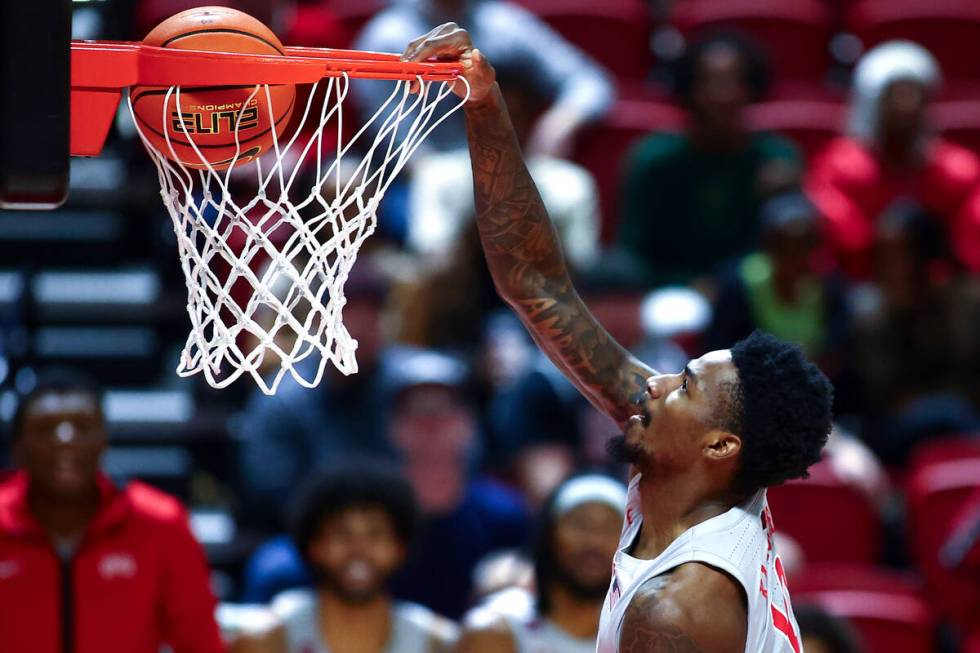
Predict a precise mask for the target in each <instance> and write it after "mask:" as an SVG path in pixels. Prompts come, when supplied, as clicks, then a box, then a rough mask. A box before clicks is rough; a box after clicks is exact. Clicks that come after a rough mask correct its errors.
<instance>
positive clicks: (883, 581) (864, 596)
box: [789, 564, 936, 653]
mask: <svg viewBox="0 0 980 653" xmlns="http://www.w3.org/2000/svg"><path fill="white" fill-rule="evenodd" d="M789 581H790V588H791V591H792V593H793V602H794V604H795V605H804V604H811V605H812V604H816V605H818V606H820V607H822V608H824V609H825V610H827V611H828V612H830V613H831V614H833V615H835V616H837V617H841V618H844V619H847V620H848V621H849V622H850V623H851V624H852V625H853V626H854V628H855V629H856V630H857V632H858V635H859V636H860V637H861V640H862V642H863V644H864V646H865V647H866V648H865V649H864V650H866V651H868V653H896V652H897V651H901V652H902V653H933V652H934V651H935V650H936V648H935V637H936V632H935V631H936V619H935V615H934V614H933V611H932V609H931V608H930V605H929V602H928V601H927V600H926V598H925V597H924V595H923V593H922V589H921V587H920V585H919V583H918V581H917V580H916V579H915V577H913V576H909V575H907V574H904V573H901V572H895V571H891V570H887V569H880V568H876V567H871V566H861V565H830V564H825V565H812V566H808V567H806V568H805V569H804V570H803V571H801V572H799V573H798V574H796V575H793V576H792V577H791V578H790V579H789Z"/></svg>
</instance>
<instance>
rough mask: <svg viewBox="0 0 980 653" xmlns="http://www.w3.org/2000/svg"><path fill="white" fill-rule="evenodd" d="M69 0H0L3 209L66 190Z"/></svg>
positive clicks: (47, 202)
mask: <svg viewBox="0 0 980 653" xmlns="http://www.w3.org/2000/svg"><path fill="white" fill-rule="evenodd" d="M71 10H72V3H71V0H3V1H2V2H0V209H25V208H28V209H52V208H56V207H57V206H60V205H61V203H62V202H64V201H65V197H66V196H67V194H68V164H69V158H70V157H69V145H70V144H69V138H70V137H69V134H70V124H69V116H70V113H69V103H70V99H69V98H70V90H71V83H70V82H71V57H70V44H71Z"/></svg>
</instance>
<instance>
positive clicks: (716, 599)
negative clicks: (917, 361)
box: [403, 23, 832, 653]
mask: <svg viewBox="0 0 980 653" xmlns="http://www.w3.org/2000/svg"><path fill="white" fill-rule="evenodd" d="M403 56H404V58H405V59H407V60H412V61H422V60H426V59H429V58H431V57H438V58H458V59H459V60H460V62H461V64H462V66H463V70H464V76H465V78H466V81H467V82H468V83H469V93H470V95H469V99H468V101H467V103H466V107H465V111H466V118H467V130H468V135H469V144H470V157H471V160H472V166H473V179H474V186H475V196H476V213H477V223H478V227H479V229H480V236H481V239H482V242H483V247H484V251H485V253H486V258H487V263H488V265H489V267H490V270H491V273H492V275H493V278H494V281H495V283H496V285H497V288H498V289H499V292H500V294H501V295H502V297H503V298H504V299H505V300H506V301H507V302H508V304H510V306H511V307H512V308H513V309H514V310H515V311H516V312H517V314H518V315H519V316H520V318H521V319H522V321H523V322H524V323H525V325H526V326H527V328H528V329H529V331H530V332H531V335H532V336H533V337H534V339H535V340H536V342H537V343H538V345H539V346H540V347H541V348H542V349H543V350H544V351H545V352H546V353H547V354H548V355H549V356H550V357H551V360H552V361H553V362H554V363H555V364H556V365H557V366H558V367H559V368H560V369H561V370H562V371H563V372H564V373H565V374H566V375H567V376H568V378H569V379H570V380H571V381H572V382H573V383H575V385H576V386H577V387H578V389H579V390H580V391H581V392H582V393H583V394H585V396H586V397H587V398H588V399H589V400H590V401H591V402H592V403H593V404H594V405H595V406H596V407H597V408H598V409H600V410H602V411H604V412H605V413H606V414H607V415H609V416H610V417H611V418H613V419H614V420H615V421H616V422H617V423H618V424H619V425H620V426H621V428H622V429H623V434H622V435H620V436H617V437H616V438H614V439H613V440H612V445H611V450H612V451H613V452H614V453H615V454H616V455H617V456H618V458H619V459H621V460H624V461H628V462H630V463H631V464H632V465H633V470H634V475H633V477H632V479H631V481H630V486H629V494H628V496H629V498H628V500H627V505H626V519H625V525H624V529H623V533H622V537H621V548H620V549H619V550H618V551H617V553H616V555H615V558H614V561H613V564H614V573H613V579H612V582H611V584H610V587H609V592H608V594H607V597H606V604H605V606H604V607H603V611H602V617H601V622H600V627H599V638H598V651H599V653H614V652H616V651H621V652H622V653H638V652H640V651H646V652H653V651H657V652H659V651H688V652H690V651H706V652H707V651H710V652H712V653H716V652H717V653H729V652H731V653H736V652H743V651H744V652H745V653H776V652H779V653H789V652H790V651H794V652H795V653H799V652H800V635H799V629H798V628H797V626H796V623H795V621H794V617H793V612H792V608H791V606H790V601H789V596H788V594H787V592H786V588H785V583H784V580H783V576H784V574H783V572H782V564H781V562H780V560H779V557H778V555H777V554H776V551H775V550H774V549H773V546H772V536H773V529H772V520H771V519H770V517H769V511H768V509H767V506H766V494H765V488H766V487H767V486H770V485H777V484H779V483H782V482H784V481H786V480H787V479H791V478H798V477H802V476H805V475H806V470H807V468H808V467H809V466H810V465H812V464H813V463H815V462H816V461H817V460H818V459H819V458H820V451H821V448H822V447H823V445H824V442H825V441H826V439H827V434H828V432H829V430H830V417H831V394H832V392H831V387H830V385H829V383H828V382H827V380H826V378H825V377H824V376H823V374H821V373H820V371H819V370H818V369H817V368H816V367H815V366H814V365H813V364H812V363H810V362H809V361H808V360H806V358H805V357H804V356H803V354H802V353H801V352H800V350H799V349H798V348H796V347H793V346H790V345H787V344H785V343H782V342H780V341H779V340H777V339H775V338H773V337H771V336H767V335H762V334H758V333H756V334H753V335H752V336H750V337H749V338H747V339H746V340H744V341H742V342H739V343H738V344H736V345H735V346H734V347H732V349H730V350H724V351H714V352H711V353H709V354H706V355H705V356H702V357H701V358H698V359H697V360H692V361H690V362H689V363H688V365H686V366H685V368H684V370H683V371H682V372H680V373H678V374H660V373H657V372H655V371H654V370H652V369H651V368H650V367H648V366H647V365H644V364H643V363H642V362H640V361H638V360H636V359H635V358H634V357H633V356H631V355H630V353H629V352H627V351H626V350H625V349H623V347H621V346H620V345H619V344H618V343H617V342H615V341H614V340H613V339H612V338H611V337H610V336H609V334H608V333H607V332H606V331H605V330H604V329H603V328H602V327H601V326H600V325H599V324H598V323H597V322H596V321H595V318H594V317H593V316H592V314H591V313H590V312H589V310H588V308H587V307H586V306H585V305H584V304H583V303H582V300H581V299H580V298H579V296H578V294H577V293H576V292H575V289H574V287H573V286H572V284H571V281H570V280H569V275H568V272H567V269H566V266H565V262H564V260H563V258H562V254H561V249H560V247H559V245H558V239H557V238H556V236H555V230H554V228H553V226H552V224H551V222H550V220H549V218H548V214H547V212H546V211H545V208H544V206H543V204H542V203H541V199H540V197H539V196H538V192H537V190H536V189H535V187H534V182H533V181H532V180H531V177H530V175H529V174H528V172H527V168H526V166H525V165H524V161H523V160H522V158H521V151H520V148H519V147H518V144H517V139H516V137H515V136H514V131H513V129H512V127H511V124H510V120H509V118H508V116H507V110H506V108H505V107H504V105H503V102H502V100H501V96H500V89H499V88H498V87H497V84H496V83H495V82H494V70H493V67H492V66H491V65H490V63H489V62H488V61H487V60H486V59H485V58H484V57H483V55H482V54H481V53H480V52H479V50H477V49H475V48H474V47H473V44H472V43H471V41H470V38H469V35H468V34H467V33H466V31H464V30H462V29H460V28H459V27H457V26H456V25H454V24H451V23H450V24H446V25H442V26H440V27H438V28H436V29H435V30H433V31H431V32H429V33H428V34H426V35H425V36H423V37H421V38H419V39H417V40H415V41H413V42H412V43H411V44H409V46H408V48H407V50H406V52H405V54H404V55H403ZM455 90H456V92H457V93H458V94H463V93H465V92H466V89H465V88H464V84H463V83H462V82H457V83H456V86H455ZM678 219H680V216H678Z"/></svg>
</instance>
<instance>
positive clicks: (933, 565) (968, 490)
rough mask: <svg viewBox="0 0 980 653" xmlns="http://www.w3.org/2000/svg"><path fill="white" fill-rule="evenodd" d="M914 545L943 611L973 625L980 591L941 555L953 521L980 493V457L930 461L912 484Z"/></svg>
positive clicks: (911, 537)
mask: <svg viewBox="0 0 980 653" xmlns="http://www.w3.org/2000/svg"><path fill="white" fill-rule="evenodd" d="M906 490H907V494H908V513H909V515H908V525H909V547H910V549H911V550H912V552H913V554H914V556H915V559H916V561H917V562H918V565H919V568H920V569H921V570H922V572H923V573H924V574H925V577H926V584H927V587H928V589H929V592H930V594H931V595H932V598H933V600H934V601H935V604H936V606H937V607H938V608H939V610H940V611H941V612H943V613H944V614H945V615H946V616H947V617H949V618H950V619H951V620H953V621H954V622H956V623H960V624H963V625H968V624H969V623H970V621H971V620H972V619H975V618H980V609H978V604H980V592H978V589H977V588H976V587H975V586H974V583H973V582H972V580H971V579H964V578H961V577H959V576H957V575H956V574H955V573H954V572H952V571H951V570H949V569H947V568H945V567H944V566H943V565H942V564H941V562H940V559H939V555H940V550H941V549H942V547H943V544H944V543H945V542H946V539H947V538H948V537H949V535H950V531H951V528H952V525H953V521H954V519H955V518H956V516H957V515H958V513H959V512H960V510H961V509H962V508H963V507H964V506H965V505H966V503H967V501H969V499H970V497H971V496H972V495H973V493H974V492H978V491H980V458H963V459H957V460H947V461H943V462H937V463H931V464H925V465H922V466H921V467H919V468H918V469H914V470H913V471H912V473H911V475H910V477H909V480H908V485H907V488H906Z"/></svg>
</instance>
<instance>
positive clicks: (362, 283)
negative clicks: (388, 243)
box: [233, 259, 390, 530]
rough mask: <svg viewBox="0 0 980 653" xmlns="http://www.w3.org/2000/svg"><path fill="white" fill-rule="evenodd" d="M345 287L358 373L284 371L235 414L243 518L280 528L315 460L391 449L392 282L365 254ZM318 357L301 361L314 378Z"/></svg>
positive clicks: (263, 526)
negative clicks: (386, 310)
mask: <svg viewBox="0 0 980 653" xmlns="http://www.w3.org/2000/svg"><path fill="white" fill-rule="evenodd" d="M344 292H345V294H346V296H347V304H346V305H345V306H344V326H345V327H346V328H347V329H348V331H349V332H350V334H351V336H352V337H353V338H354V339H355V340H357V343H358V347H357V363H358V372H357V374H351V375H350V376H344V375H342V374H340V373H339V372H336V370H334V369H333V367H332V365H330V364H329V363H328V364H327V370H326V372H325V373H324V376H323V380H322V382H321V383H320V385H319V386H317V387H316V388H306V387H304V386H301V385H299V384H298V383H296V382H295V381H294V380H293V379H292V377H290V376H288V375H287V377H286V378H285V379H284V380H283V382H282V384H281V385H280V386H279V389H278V391H277V393H276V394H275V395H266V394H264V393H263V392H261V390H259V389H258V388H255V389H253V390H252V395H251V397H250V398H249V399H248V403H247V404H246V406H245V409H244V411H243V412H242V413H241V414H240V415H239V416H238V417H237V418H236V421H235V426H234V428H233V431H234V435H235V437H236V439H237V440H238V477H239V487H240V498H241V502H242V505H243V506H247V510H243V511H242V518H243V520H244V521H245V522H246V523H247V524H249V525H251V526H253V527H258V528H261V529H269V530H278V529H279V528H281V526H282V524H281V514H280V513H281V509H282V506H283V505H284V504H285V502H286V500H287V499H288V498H289V496H290V495H291V494H292V492H293V489H294V487H295V483H296V480H297V479H300V478H304V477H306V476H308V475H309V474H310V472H312V471H313V470H314V469H316V467H317V466H318V465H321V464H323V463H324V462H325V461H328V460H331V459H333V458H336V457H338V456H343V455H345V454H349V453H352V452H367V453H381V454H383V453H384V452H385V451H386V446H385V437H384V421H383V414H382V411H379V410H378V406H379V405H380V403H381V396H382V388H381V379H382V374H381V372H380V367H381V365H382V359H383V355H382V346H383V342H382V334H381V312H382V306H383V302H384V301H385V297H386V293H387V285H386V283H385V282H384V280H383V279H382V278H381V276H380V274H379V273H378V272H376V271H375V270H374V269H373V268H372V267H371V263H370V261H369V260H368V259H364V260H362V261H360V262H359V263H358V265H357V266H355V267H354V269H353V271H352V273H351V276H350V277H349V278H348V280H347V283H346V285H345V287H344ZM270 313H272V312H271V311H270ZM275 317H276V316H275V315H274V314H273V315H272V317H271V319H273V320H274V319H275ZM257 319H261V318H258V317H257ZM284 333H286V334H287V335H288V329H282V330H280V331H279V332H278V333H277V342H278V339H279V338H280V337H281V336H282V334H284ZM280 344H282V345H283V346H285V347H287V348H288V346H289V345H288V343H280ZM319 363H320V360H319V358H318V357H316V356H310V357H308V358H306V359H304V360H302V361H300V362H299V363H298V367H299V368H300V369H301V372H302V374H303V375H304V376H305V377H306V378H312V377H313V375H314V372H315V366H316V365H319ZM389 453H390V452H389Z"/></svg>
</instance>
